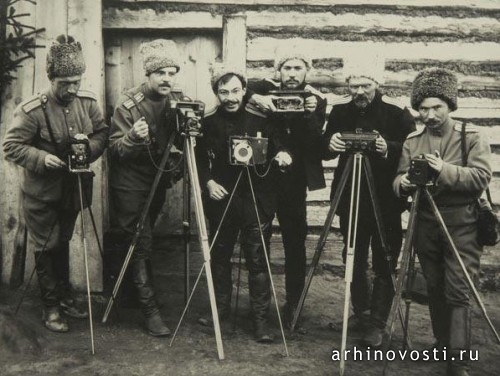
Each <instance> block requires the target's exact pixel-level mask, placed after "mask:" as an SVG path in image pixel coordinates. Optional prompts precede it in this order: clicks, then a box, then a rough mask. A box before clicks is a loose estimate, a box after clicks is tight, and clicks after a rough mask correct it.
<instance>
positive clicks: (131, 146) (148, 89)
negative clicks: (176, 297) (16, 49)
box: [3, 36, 491, 375]
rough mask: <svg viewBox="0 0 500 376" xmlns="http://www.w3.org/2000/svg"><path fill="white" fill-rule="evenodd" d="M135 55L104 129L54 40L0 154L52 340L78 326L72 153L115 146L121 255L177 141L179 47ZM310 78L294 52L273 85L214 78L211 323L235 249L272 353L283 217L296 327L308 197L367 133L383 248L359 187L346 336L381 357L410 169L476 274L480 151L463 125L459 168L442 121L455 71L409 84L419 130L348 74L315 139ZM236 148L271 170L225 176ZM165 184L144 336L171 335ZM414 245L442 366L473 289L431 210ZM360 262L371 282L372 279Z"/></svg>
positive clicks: (137, 273) (141, 290)
mask: <svg viewBox="0 0 500 376" xmlns="http://www.w3.org/2000/svg"><path fill="white" fill-rule="evenodd" d="M141 54H142V56H143V67H144V71H145V75H146V79H145V82H144V83H142V84H141V85H140V86H137V87H135V88H133V89H130V90H128V91H127V92H126V93H124V95H123V96H122V97H121V98H120V99H119V101H118V102H117V105H116V108H115V111H114V114H113V117H112V122H111V127H110V128H108V126H107V125H106V124H105V122H104V120H103V116H102V113H101V111H100V110H99V107H98V106H97V101H96V98H95V96H94V95H93V94H92V93H89V92H86V91H82V90H79V87H80V80H81V76H82V74H83V73H84V71H85V63H84V60H83V54H82V48H81V46H80V44H79V43H78V42H77V41H75V40H74V39H73V38H71V37H65V36H61V37H58V38H57V41H56V42H55V43H54V44H53V45H52V46H51V47H50V50H49V53H48V56H47V73H48V77H49V80H50V82H51V85H50V88H49V89H48V90H46V91H45V92H44V93H42V94H41V95H37V96H35V97H33V98H31V99H29V100H27V101H25V102H23V103H22V104H21V105H20V106H19V107H18V109H17V110H16V112H15V116H14V119H13V122H12V124H11V125H10V126H9V129H8V131H7V134H6V137H5V141H4V143H3V148H4V153H5V158H6V159H8V160H10V161H12V162H14V163H17V164H19V165H21V166H22V167H24V172H25V174H24V182H23V184H22V190H23V198H24V202H23V207H24V212H25V217H26V224H27V227H28V231H29V236H30V239H31V240H32V242H33V246H34V249H35V261H36V262H35V265H36V271H37V275H38V280H39V285H40V289H41V294H42V302H43V322H44V325H45V326H46V327H47V328H48V329H49V330H52V331H57V332H66V331H68V323H67V321H66V319H65V317H64V316H63V315H62V314H61V311H62V312H64V313H65V314H67V315H70V316H73V317H86V315H87V313H86V312H85V310H84V309H82V308H81V307H79V306H78V304H76V301H75V299H74V298H73V297H72V294H71V292H70V289H69V281H68V274H69V273H68V252H69V248H68V241H69V239H70V238H71V234H72V231H73V228H74V224H75V220H76V217H77V214H78V212H79V210H80V207H79V206H78V205H76V206H75V204H74V202H75V200H74V197H73V191H75V190H76V186H75V179H74V176H73V175H72V174H71V173H69V172H68V166H67V151H68V146H69V145H70V143H71V142H72V139H76V140H84V141H85V142H86V143H87V145H88V156H89V160H90V162H92V161H94V160H96V159H97V158H99V157H100V156H101V155H102V153H103V152H104V150H105V148H106V146H107V145H109V161H110V166H109V185H110V205H111V213H112V225H113V227H114V228H115V229H117V231H118V233H119V234H120V236H119V238H120V239H121V243H120V245H119V247H118V248H128V245H129V244H130V241H131V239H132V237H133V235H134V233H135V231H136V225H137V222H138V220H139V217H140V214H141V212H142V208H143V207H144V205H145V202H146V200H147V197H148V194H149V192H150V189H151V185H152V183H153V180H154V177H155V175H156V174H157V172H158V162H159V160H160V159H161V156H162V155H163V154H164V152H165V149H166V147H167V144H168V142H167V140H168V139H169V137H170V136H171V135H172V134H173V133H175V132H176V129H175V114H176V109H175V107H174V105H173V103H174V102H175V101H177V100H179V99H181V98H182V94H181V93H177V92H175V91H173V90H172V87H173V85H174V83H175V80H176V75H177V73H178V72H179V69H180V66H181V64H180V59H179V56H178V54H177V50H176V46H175V43H174V42H172V41H168V40H155V41H152V42H148V43H144V44H143V45H142V46H141ZM311 67H312V62H311V59H310V58H309V57H308V56H305V55H303V54H301V53H300V50H299V49H286V50H283V51H281V52H278V53H277V56H276V57H275V71H276V77H275V78H274V79H266V80H263V81H260V82H257V83H254V84H251V85H249V83H248V82H247V78H246V76H245V74H244V73H243V72H241V71H240V70H239V69H237V68H233V67H231V66H227V65H220V66H217V65H216V66H214V70H213V73H212V82H211V84H212V89H213V92H214V94H215V96H216V97H217V99H218V101H219V105H218V107H217V108H216V109H215V110H214V111H212V112H210V113H207V114H206V115H205V117H204V119H203V120H202V121H201V123H202V129H201V133H202V134H203V136H202V137H201V138H199V139H198V142H197V146H196V158H197V162H198V173H199V177H200V184H201V189H202V191H203V199H204V206H205V211H206V214H207V217H208V222H209V225H210V237H211V239H212V241H213V246H212V250H211V267H212V273H213V282H214V287H215V295H216V300H217V307H218V312H219V316H220V319H221V320H224V319H227V317H228V316H229V313H230V310H231V294H232V280H231V271H232V267H231V257H232V255H233V251H234V246H235V244H236V241H237V240H238V236H239V240H240V245H241V249H242V251H243V253H244V256H245V260H246V265H247V268H248V274H249V275H248V279H249V295H250V310H251V318H252V321H253V325H254V334H255V338H256V340H257V341H259V342H272V341H273V330H272V329H271V328H270V326H269V325H268V318H267V317H268V311H269V307H270V302H271V291H270V282H271V281H270V279H271V272H270V269H269V267H268V260H266V258H267V257H268V256H269V251H270V249H269V245H270V237H271V224H272V221H273V218H274V217H275V216H277V219H278V222H279V226H280V229H281V234H282V238H283V244H284V250H285V285H286V303H285V305H284V307H283V311H282V312H283V318H284V323H285V325H286V326H289V325H290V323H291V321H292V317H293V315H294V312H295V310H296V308H297V304H298V301H299V297H300V295H301V293H302V290H303V288H304V280H305V270H306V253H305V240H306V234H307V222H306V195H307V191H308V190H309V191H313V190H317V189H322V188H324V187H325V180H324V175H323V168H322V160H325V159H332V158H336V157H337V156H340V158H339V163H338V168H337V169H336V172H335V176H334V180H333V185H332V196H333V194H334V193H335V191H336V189H337V187H338V184H339V179H340V176H341V175H342V172H343V170H344V169H345V168H346V163H347V160H348V157H349V155H350V152H349V150H348V149H347V148H346V144H345V142H344V141H343V139H342V133H343V132H347V131H355V130H358V131H359V130H360V131H362V132H373V131H375V132H377V133H378V136H377V138H376V141H375V150H373V151H372V152H369V153H366V157H367V158H368V160H369V161H370V164H371V166H372V171H373V180H374V186H375V192H376V198H377V200H378V201H379V204H380V208H381V213H380V215H381V218H382V220H383V224H384V229H385V234H384V236H385V238H386V239H387V248H388V249H385V247H383V246H382V244H381V241H380V234H378V232H377V226H376V222H375V216H374V213H373V210H372V203H371V199H370V195H369V194H368V190H367V188H366V184H362V186H361V193H360V215H359V222H358V231H357V239H356V240H357V241H356V250H355V259H354V275H353V282H352V286H351V291H352V307H353V311H354V315H353V316H352V317H351V318H350V319H349V322H350V327H351V328H357V329H361V330H363V331H364V333H363V343H364V344H365V345H367V346H372V347H379V346H381V344H382V340H383V334H384V328H385V325H386V321H387V318H388V314H389V310H390V306H391V302H392V299H393V297H394V286H393V283H392V280H391V277H392V274H393V273H394V271H395V268H396V264H397V259H398V256H399V252H400V249H401V244H402V228H401V212H402V211H403V210H404V209H405V208H406V205H405V202H406V198H407V197H408V196H409V195H411V193H412V191H413V190H414V189H415V186H414V185H413V184H411V182H410V180H409V179H408V169H409V164H410V161H411V159H412V158H415V157H417V156H423V158H425V160H426V161H428V164H429V166H430V168H431V169H432V170H434V171H435V176H436V179H435V183H434V186H433V187H432V189H431V191H432V195H433V197H434V199H435V201H436V204H437V206H438V207H439V210H440V211H441V213H442V215H443V217H444V220H445V222H446V224H447V226H448V228H449V231H450V233H451V235H452V237H453V239H454V240H455V242H456V245H457V247H458V249H459V252H460V254H461V255H462V258H463V260H464V262H465V265H466V267H467V270H468V271H469V273H470V274H471V275H472V276H474V275H476V274H477V272H478V268H479V257H480V254H481V250H482V249H481V247H480V246H479V244H478V243H477V239H476V234H477V227H476V221H477V209H476V206H475V201H476V199H477V197H479V196H480V195H481V193H482V192H483V191H484V189H485V188H486V187H487V185H488V182H489V180H490V178H491V168H490V165H489V153H490V151H489V144H488V142H487V140H486V139H485V137H484V136H483V135H482V134H481V132H479V130H478V129H477V127H475V126H473V125H467V126H466V127H465V128H464V129H465V147H466V152H467V164H466V165H463V164H462V159H461V146H462V144H461V142H462V138H461V133H460V131H461V129H462V127H461V125H460V124H459V123H458V122H456V121H455V120H453V119H452V118H451V117H450V115H449V114H450V112H452V111H454V110H456V109H457V94H458V89H457V78H456V76H455V75H454V74H453V73H452V72H450V71H448V70H445V69H438V68H431V69H426V70H424V71H422V72H420V73H419V74H418V76H417V77H416V79H415V81H414V82H413V86H412V93H411V105H412V107H413V109H414V110H416V111H418V113H419V115H420V119H421V120H422V122H423V123H424V125H425V127H423V128H420V129H419V130H415V122H414V119H413V116H412V115H411V114H410V112H409V111H408V109H406V108H402V107H400V106H398V105H396V104H395V102H394V101H392V100H391V99H390V98H388V97H387V96H384V95H382V94H381V92H380V91H379V85H380V84H381V83H382V82H383V81H382V75H381V74H380V73H381V72H383V69H382V70H381V71H378V72H377V70H376V69H375V70H374V69H373V66H372V67H368V65H366V64H364V65H363V64H361V65H360V64H357V63H356V61H355V60H354V62H352V60H351V61H350V60H349V59H346V60H345V65H344V73H345V77H346V82H347V87H348V90H349V94H350V95H348V96H346V97H342V98H340V99H338V101H336V102H335V103H332V105H333V106H332V109H331V111H330V114H329V117H328V119H327V123H326V130H325V131H324V132H323V128H324V124H325V120H326V104H327V103H326V99H325V97H324V95H323V94H322V93H320V92H319V91H318V90H316V89H314V88H313V87H311V85H309V84H307V75H308V73H309V71H310V69H311ZM362 67H364V68H362ZM276 90H278V91H301V92H303V93H304V94H303V96H304V104H303V106H304V110H303V111H302V112H281V111H277V109H276V101H275V99H276V98H275V96H274V95H275V94H274V93H273V92H274V91H276ZM235 136H236V137H242V136H244V137H262V138H266V139H267V140H268V147H267V151H266V152H265V153H264V155H265V156H266V161H265V162H266V163H265V164H264V165H263V166H262V165H256V166H248V165H245V164H241V163H240V164H238V163H234V160H232V159H231V157H228V155H229V154H230V153H229V150H228V148H229V147H230V144H228V140H229V139H230V137H235ZM174 148H175V147H174ZM251 164H252V163H251ZM170 180H171V174H168V173H165V174H163V179H162V181H161V182H160V185H159V189H157V191H156V195H155V198H154V200H153V205H152V206H151V210H150V213H149V216H148V217H147V219H146V222H145V224H144V227H143V229H142V231H141V235H140V237H139V240H138V243H137V247H136V251H135V253H134V254H133V257H132V260H131V264H130V275H131V281H132V285H133V286H135V289H136V292H137V296H138V301H139V304H140V307H141V309H142V312H143V314H144V316H145V326H146V329H147V331H148V332H149V333H150V334H151V335H153V336H165V335H168V334H169V333H170V330H169V328H168V327H167V325H166V324H165V323H164V321H163V320H162V318H161V316H160V309H159V306H158V302H157V299H156V294H155V288H154V284H153V279H152V272H151V248H152V228H153V226H154V224H155V220H156V217H157V215H158V213H159V211H160V209H161V207H162V205H163V203H164V199H165V190H166V188H167V187H169V186H170V185H171V181H170ZM89 185H90V186H91V183H90V184H89ZM347 185H349V183H347ZM89 195H91V193H89V192H86V196H89ZM229 200H231V203H230V205H229V206H228V203H229ZM87 201H89V200H88V197H87ZM349 202H350V189H345V190H344V193H343V195H342V197H341V201H340V205H339V209H338V213H337V214H338V215H339V217H340V227H341V232H342V234H343V236H344V242H345V243H347V236H348V233H349V228H348V227H349V225H348V220H349ZM88 204H90V202H88ZM226 209H227V210H226ZM415 247H416V249H417V252H418V256H419V260H420V262H421V264H422V268H423V272H424V275H425V277H426V279H427V282H428V287H429V296H430V304H429V307H430V313H431V321H432V328H433V331H434V335H435V337H436V339H437V341H438V343H436V344H435V346H447V347H448V349H449V351H451V352H456V351H460V350H463V349H467V348H469V346H470V323H469V315H470V313H469V305H470V302H469V294H468V287H467V285H466V284H465V281H464V276H463V275H462V273H461V270H460V268H459V266H458V262H457V260H456V259H455V258H454V257H453V255H452V254H451V252H450V250H449V249H448V246H447V245H446V244H445V242H444V240H443V236H442V234H441V233H440V232H439V231H438V226H437V225H436V219H435V218H434V217H433V216H432V215H431V211H430V207H429V203H427V202H425V201H424V202H422V204H421V207H419V217H418V226H417V236H416V242H415ZM370 248H371V253H372V267H373V271H374V279H373V283H372V284H371V283H370V280H369V278H368V274H367V272H368V265H369V263H368V255H369V249H370ZM266 252H267V254H266ZM386 252H388V253H389V255H387V254H386ZM388 256H390V257H388ZM344 258H345V250H344ZM388 260H391V262H390V263H389V262H388ZM371 285H373V287H372V286H371ZM205 322H207V320H205ZM208 323H209V321H208ZM448 370H449V374H451V375H467V374H468V373H467V370H468V366H467V362H466V360H465V359H463V360H462V361H461V362H450V364H449V368H448Z"/></svg>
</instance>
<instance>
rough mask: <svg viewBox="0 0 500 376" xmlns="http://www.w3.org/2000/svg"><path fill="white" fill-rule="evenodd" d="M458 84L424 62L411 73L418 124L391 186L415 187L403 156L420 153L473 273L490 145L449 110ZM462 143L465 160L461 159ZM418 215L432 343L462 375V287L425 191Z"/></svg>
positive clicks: (406, 190)
mask: <svg viewBox="0 0 500 376" xmlns="http://www.w3.org/2000/svg"><path fill="white" fill-rule="evenodd" d="M457 87H458V83H457V78H456V76H455V74H454V73H453V72H451V71H449V70H445V69H441V68H429V69H426V70H423V71H421V72H419V73H418V75H417V77H416V78H415V80H414V81H413V87H412V95H411V105H412V107H413V108H414V109H415V110H417V111H418V112H419V115H420V119H421V120H422V122H423V123H424V124H425V127H423V128H421V129H419V130H418V131H416V132H413V133H412V134H410V135H409V136H408V138H407V139H406V141H405V143H404V145H403V152H402V155H401V160H400V161H399V167H398V172H397V177H396V179H395V180H394V183H393V187H394V191H395V192H396V194H397V195H398V196H401V197H406V196H408V195H409V194H410V193H411V192H412V191H413V190H414V189H415V186H414V185H412V184H411V183H410V180H409V178H408V170H409V167H410V161H411V160H412V159H413V158H419V157H421V156H424V158H425V159H426V160H427V162H428V164H429V166H430V168H431V169H432V170H433V172H434V175H435V176H436V178H435V182H434V185H433V186H432V187H430V188H429V191H430V192H431V194H432V197H433V199H434V201H435V203H436V205H437V207H438V209H439V212H440V213H441V215H442V217H443V220H444V222H445V224H446V226H447V229H448V231H449V233H450V235H451V237H452V239H453V242H454V243H455V246H456V247H457V249H458V252H459V254H460V256H461V258H462V261H463V262H464V264H465V267H466V269H467V272H468V273H469V275H470V276H471V278H472V280H474V278H475V277H476V276H477V274H478V272H479V259H480V257H481V253H482V247H481V246H480V245H479V244H478V242H477V217H478V213H477V205H476V202H477V198H478V197H480V196H481V194H482V192H483V191H484V190H485V189H486V187H487V186H488V183H489V181H490V179H491V166H490V145H489V142H488V139H487V138H486V137H485V136H484V135H483V134H482V132H480V130H479V128H478V127H476V126H474V125H471V124H467V125H463V124H462V123H461V122H459V121H455V120H453V119H452V118H451V117H450V112H452V111H455V110H456V109H457V94H458V88H457ZM463 127H464V128H463ZM462 128H463V129H462ZM462 132H465V134H463V133H462ZM462 143H464V144H465V145H463V144H462ZM463 146H464V147H465V148H464V150H465V160H466V163H463V160H462V153H463V151H462V147H463ZM417 221H418V223H417V226H416V233H415V248H416V250H417V252H418V259H419V261H420V265H421V266H422V270H423V273H424V276H425V279H426V281H427V290H428V294H429V311H430V315H431V322H432V330H433V332H434V336H435V337H436V340H437V342H436V343H435V344H434V347H436V348H439V349H440V350H443V349H446V348H447V349H448V356H447V359H448V372H447V375H450V376H466V375H468V374H469V373H468V355H469V351H467V352H466V356H465V357H462V356H461V355H460V354H461V351H463V350H470V335H471V333H470V329H471V328H470V299H469V296H470V291H469V287H468V285H467V283H466V282H465V276H464V275H463V272H462V269H461V268H460V265H459V262H458V260H457V259H456V258H455V256H454V254H453V252H452V250H451V249H449V247H448V245H447V243H446V241H445V239H444V236H443V234H442V233H441V229H440V227H439V224H438V223H437V220H436V218H435V217H434V215H433V212H432V210H431V208H430V205H429V203H428V202H427V200H425V198H424V199H422V201H421V202H420V205H419V208H418V217H417Z"/></svg>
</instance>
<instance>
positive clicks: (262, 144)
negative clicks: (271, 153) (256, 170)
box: [229, 132, 268, 166]
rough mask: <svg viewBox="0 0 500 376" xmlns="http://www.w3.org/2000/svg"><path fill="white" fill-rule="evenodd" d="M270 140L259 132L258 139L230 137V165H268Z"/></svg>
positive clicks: (246, 136)
mask: <svg viewBox="0 0 500 376" xmlns="http://www.w3.org/2000/svg"><path fill="white" fill-rule="evenodd" d="M267 146H268V139H267V138H265V137H262V133H260V132H257V137H250V136H248V135H245V136H229V164H231V165H236V166H241V165H243V166H255V165H262V164H265V163H267Z"/></svg>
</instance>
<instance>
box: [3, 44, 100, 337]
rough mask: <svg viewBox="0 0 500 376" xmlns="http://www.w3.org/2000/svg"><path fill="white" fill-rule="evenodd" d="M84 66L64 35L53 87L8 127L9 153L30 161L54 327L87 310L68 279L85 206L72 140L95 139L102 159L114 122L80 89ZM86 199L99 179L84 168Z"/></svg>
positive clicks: (50, 63) (54, 50) (51, 56)
mask: <svg viewBox="0 0 500 376" xmlns="http://www.w3.org/2000/svg"><path fill="white" fill-rule="evenodd" d="M84 72H85V62H84V59H83V53H82V47H81V45H80V43H79V42H77V41H75V40H74V39H73V37H71V36H66V35H60V36H59V37H57V40H56V42H55V43H54V44H52V46H51V47H50V49H49V52H48V54H47V74H48V77H49V80H50V82H51V86H50V88H49V89H47V90H45V91H43V92H42V94H40V95H36V96H34V97H32V98H30V99H28V100H27V101H25V102H23V103H21V104H20V105H19V107H18V108H17V109H16V112H15V113H14V119H13V122H12V124H11V125H10V127H9V129H8V130H7V133H6V136H5V141H4V143H3V149H4V153H5V158H6V159H7V160H9V161H12V162H14V163H16V164H18V165H20V166H22V167H24V175H23V177H24V179H23V182H22V186H21V189H22V191H23V208H24V215H25V220H26V226H27V228H28V234H29V237H30V240H31V242H32V243H33V245H34V248H35V267H36V272H37V276H38V282H39V286H40V290H41V293H42V302H43V318H42V319H43V322H44V325H45V327H46V328H47V329H49V330H51V331H55V332H67V331H68V330H69V327H68V323H67V321H66V319H65V318H64V317H63V316H61V314H60V311H61V310H62V311H63V312H64V313H65V314H67V315H69V316H72V317H77V318H85V317H87V316H88V313H87V312H86V311H83V310H82V309H81V308H80V307H78V305H77V304H76V300H75V299H74V298H73V297H72V296H71V294H70V285H69V240H70V239H71V237H72V234H73V229H74V227H75V221H76V218H77V215H78V213H79V211H80V201H79V191H78V187H77V184H76V175H74V174H71V173H70V172H69V170H68V164H67V162H68V153H67V152H68V149H69V148H70V143H71V142H72V141H73V140H79V141H81V142H83V143H86V144H88V153H87V155H88V161H89V162H93V161H95V160H97V159H98V158H99V157H100V156H101V154H102V153H103V151H104V149H105V147H106V142H107V138H108V126H107V125H106V124H105V123H104V118H103V116H102V112H101V110H100V108H99V106H98V105H97V99H96V96H95V94H93V93H91V92H89V91H86V90H79V88H80V82H81V77H82V74H83V73H84ZM81 176H82V180H83V181H84V184H83V185H84V188H86V189H84V197H85V199H86V200H85V201H86V202H85V205H90V200H91V198H92V197H91V196H92V191H91V188H92V180H91V176H90V174H87V175H84V174H83V173H82V175H81Z"/></svg>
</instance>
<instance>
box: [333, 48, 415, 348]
mask: <svg viewBox="0 0 500 376" xmlns="http://www.w3.org/2000/svg"><path fill="white" fill-rule="evenodd" d="M383 71H384V61H383V60H381V59H380V58H378V57H377V56H376V55H374V56H373V58H370V57H367V56H363V57H362V58H358V59H354V60H347V61H345V62H344V75H345V77H346V79H347V86H348V89H349V92H350V96H349V97H344V98H341V99H339V100H338V101H337V102H336V103H333V108H332V110H331V112H330V116H329V118H328V123H327V127H326V131H325V134H324V137H325V140H327V141H328V142H329V146H328V151H327V155H328V158H335V157H337V156H338V155H340V158H339V164H338V168H337V169H336V170H335V176H334V179H333V184H332V191H331V195H332V197H333V194H334V193H335V190H336V188H337V186H338V184H339V180H340V177H341V176H342V173H343V171H344V168H345V165H346V162H347V160H348V158H349V153H346V152H345V151H346V145H345V142H344V141H342V139H341V133H342V132H345V131H350V132H353V131H355V130H357V129H360V130H361V131H377V132H378V133H379V137H378V138H377V140H376V152H374V153H371V154H367V155H366V157H367V158H368V160H369V162H370V164H371V167H372V171H373V177H374V185H375V191H376V195H377V199H378V202H379V206H380V208H381V213H380V214H381V217H382V220H383V224H384V227H385V232H386V233H385V236H386V238H387V245H388V247H389V249H388V252H390V255H391V257H392V260H393V263H392V265H388V262H387V260H386V257H385V256H386V255H385V252H384V250H383V248H382V246H381V244H380V237H379V234H378V232H377V226H376V222H375V218H374V214H373V209H372V204H371V200H370V196H369V192H368V188H367V186H366V181H363V182H362V185H361V191H360V202H359V205H360V206H359V208H360V209H359V210H360V211H359V217H358V227H357V238H356V249H355V256H354V271H353V280H352V284H351V294H352V305H353V309H354V316H353V317H351V318H350V321H351V322H350V327H351V328H356V329H358V330H363V331H364V336H363V343H364V344H365V345H366V346H371V347H379V346H380V345H381V344H382V339H383V333H384V328H385V323H386V321H387V316H388V314H389V310H390V306H391V302H392V297H393V294H394V292H393V286H392V281H391V273H392V272H393V270H394V268H395V266H396V263H397V259H398V255H399V252H400V249H401V244H402V230H401V210H400V208H402V205H401V204H400V202H399V201H398V199H397V198H396V196H395V195H394V193H393V191H392V180H393V179H394V176H395V173H396V168H397V166H398V160H399V157H400V155H401V148H402V145H403V142H404V140H405V139H406V136H407V135H408V134H409V133H411V132H412V131H413V130H414V129H415V123H414V119H413V117H412V116H411V114H410V112H409V111H408V110H407V109H402V108H400V107H398V106H397V105H395V102H394V101H392V100H390V99H389V98H387V97H386V96H382V94H381V93H380V91H379V90H378V88H379V83H380V82H381V81H382V74H383ZM350 191H351V189H350V180H349V181H348V183H347V186H346V188H345V189H344V192H343V195H342V197H341V201H340V204H339V208H338V210H337V213H338V214H339V217H340V230H341V233H342V235H343V237H344V244H346V243H347V232H348V225H349V203H350ZM370 245H371V250H372V268H373V270H374V272H375V278H374V280H373V290H372V296H371V299H370V282H369V280H368V276H367V269H368V249H369V247H370ZM343 252H344V253H343V257H344V261H345V255H346V248H345V246H344V251H343ZM368 310H369V311H370V315H369V318H368V317H367V316H366V314H365V311H368Z"/></svg>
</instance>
